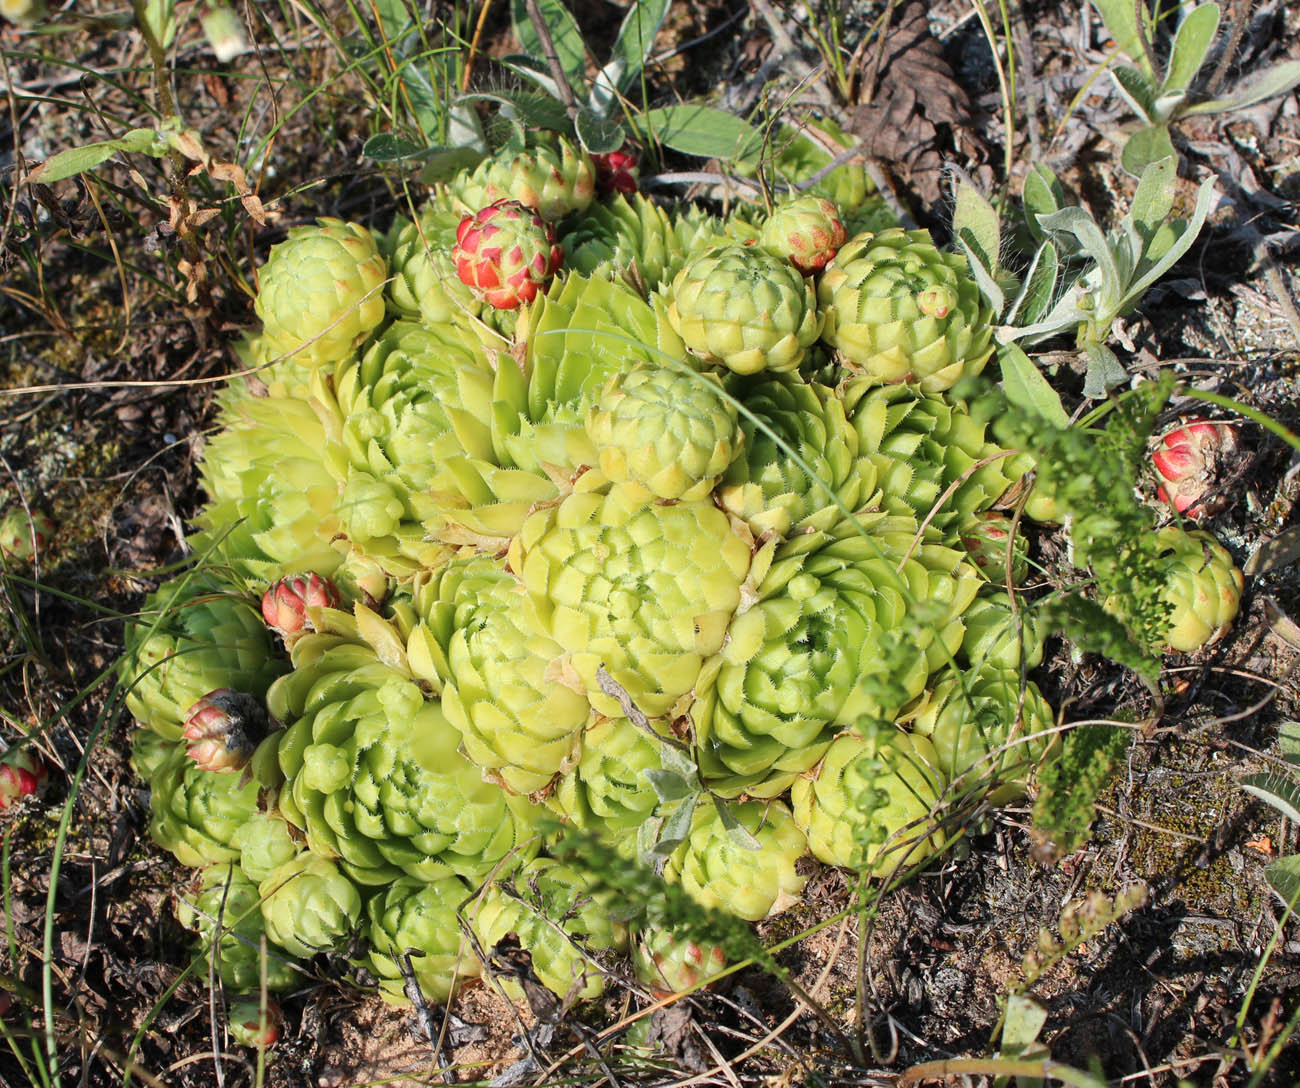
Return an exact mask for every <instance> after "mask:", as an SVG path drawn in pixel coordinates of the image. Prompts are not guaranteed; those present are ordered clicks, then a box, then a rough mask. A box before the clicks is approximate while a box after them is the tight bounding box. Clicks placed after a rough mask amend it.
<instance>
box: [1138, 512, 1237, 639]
mask: <svg viewBox="0 0 1300 1088" xmlns="http://www.w3.org/2000/svg"><path fill="white" fill-rule="evenodd" d="M1156 540H1157V542H1158V543H1159V545H1160V548H1161V551H1162V554H1163V555H1164V557H1165V559H1166V563H1167V567H1166V574H1165V588H1164V591H1163V593H1162V596H1163V598H1164V600H1165V601H1166V602H1167V603H1168V604H1169V606H1170V615H1169V630H1168V632H1167V633H1166V635H1165V645H1164V647H1162V649H1163V650H1178V651H1179V652H1181V653H1195V652H1196V651H1197V650H1199V649H1201V648H1203V647H1205V646H1209V645H1211V644H1212V643H1215V642H1217V641H1218V640H1219V639H1221V638H1222V637H1223V636H1224V634H1226V633H1227V630H1228V628H1229V627H1231V626H1232V621H1233V620H1235V619H1236V618H1237V612H1238V610H1239V609H1240V607H1241V594H1242V589H1243V587H1244V586H1245V580H1244V579H1243V577H1242V574H1241V571H1240V570H1238V569H1237V566H1236V564H1234V563H1233V561H1232V556H1231V555H1230V554H1229V552H1228V550H1227V549H1226V548H1225V547H1224V546H1223V545H1222V544H1220V543H1219V542H1218V541H1217V540H1215V539H1214V537H1213V536H1211V535H1210V534H1209V533H1207V532H1205V531H1203V530H1196V531H1194V532H1187V531H1186V530H1184V529H1180V528H1178V527H1177V526H1172V525H1171V526H1169V527H1168V528H1165V529H1161V530H1160V531H1159V533H1157V534H1156Z"/></svg>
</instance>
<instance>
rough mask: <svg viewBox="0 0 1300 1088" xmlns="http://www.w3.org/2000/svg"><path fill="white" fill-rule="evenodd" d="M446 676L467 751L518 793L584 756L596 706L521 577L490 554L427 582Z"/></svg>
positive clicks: (428, 608) (430, 625)
mask: <svg viewBox="0 0 1300 1088" xmlns="http://www.w3.org/2000/svg"><path fill="white" fill-rule="evenodd" d="M418 596H419V597H420V598H421V600H422V601H423V600H424V599H426V598H427V599H428V600H429V603H428V604H425V605H424V606H423V607H422V612H423V613H424V615H425V616H426V617H428V618H427V620H426V629H427V630H430V631H431V633H432V634H433V637H434V638H435V639H436V640H437V643H438V648H437V650H435V651H433V652H434V653H435V654H436V653H439V652H441V654H442V655H444V656H443V660H445V665H441V666H440V667H441V668H442V669H443V670H445V674H446V684H445V686H444V687H443V690H442V708H443V711H444V713H445V714H446V716H447V720H448V721H449V722H451V724H452V725H453V726H455V727H456V729H458V730H459V731H460V733H461V736H462V742H463V746H464V751H465V754H466V755H467V756H468V757H469V758H470V759H471V760H473V761H474V763H476V764H477V765H478V766H479V767H481V768H483V770H484V771H485V772H487V773H488V774H489V776H490V777H492V778H493V779H494V780H497V781H499V782H500V783H501V784H502V785H504V786H505V787H506V788H507V789H509V790H511V791H513V792H514V793H520V794H527V793H534V792H536V791H538V790H542V789H544V788H545V787H547V786H549V785H550V783H551V781H552V779H554V778H555V776H556V775H557V774H560V773H562V772H563V771H565V770H566V769H567V768H568V767H569V766H571V765H572V764H573V763H574V762H575V761H576V759H577V754H578V746H579V741H580V738H581V736H582V729H583V726H584V725H586V723H587V721H588V719H589V718H590V717H591V706H590V704H589V703H588V702H587V697H586V695H584V694H583V691H582V683H581V681H580V680H578V679H577V677H576V675H574V674H573V670H572V669H571V668H570V667H569V665H568V661H567V658H566V656H565V651H564V650H563V648H562V647H561V646H560V645H559V644H558V643H557V642H555V640H554V639H551V638H548V637H547V636H546V635H544V634H541V633H539V632H538V631H536V630H535V629H533V628H532V627H531V626H530V625H528V624H527V623H526V621H525V619H524V616H523V604H524V595H523V589H522V587H521V586H520V585H519V582H518V580H517V579H515V578H514V577H513V576H512V575H510V574H508V573H507V572H506V571H505V570H504V569H503V568H502V566H501V564H500V563H499V562H497V561H496V560H494V559H492V558H489V557H487V556H475V557H471V558H468V559H458V560H456V561H454V562H453V563H451V564H450V565H449V566H448V567H446V568H444V569H443V571H442V572H441V573H440V574H439V575H438V576H437V584H436V585H430V586H428V587H427V588H426V587H424V586H421V587H420V589H419V591H418Z"/></svg>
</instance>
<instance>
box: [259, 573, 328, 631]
mask: <svg viewBox="0 0 1300 1088" xmlns="http://www.w3.org/2000/svg"><path fill="white" fill-rule="evenodd" d="M339 600H340V598H339V591H338V590H337V589H335V588H334V583H333V582H331V581H330V580H329V579H328V578H322V577H321V576H320V575H319V574H316V573H315V572H311V573H308V574H293V575H290V576H289V577H288V578H281V579H280V580H279V581H278V582H276V583H275V585H273V586H272V587H271V588H270V589H268V590H267V591H266V592H265V593H264V594H263V595H262V618H263V619H264V620H266V625H267V626H268V627H269V628H271V630H272V631H275V632H276V633H277V634H279V635H282V636H283V637H284V639H285V641H286V642H291V641H293V640H294V639H296V638H297V637H298V636H299V635H302V634H306V633H307V632H308V631H313V630H315V627H314V626H313V624H312V620H311V613H310V611H309V609H313V608H338V606H339Z"/></svg>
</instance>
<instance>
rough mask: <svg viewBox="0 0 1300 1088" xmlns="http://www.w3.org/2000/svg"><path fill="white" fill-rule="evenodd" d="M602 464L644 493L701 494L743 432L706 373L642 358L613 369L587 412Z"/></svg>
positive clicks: (718, 383)
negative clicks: (628, 366) (630, 366)
mask: <svg viewBox="0 0 1300 1088" xmlns="http://www.w3.org/2000/svg"><path fill="white" fill-rule="evenodd" d="M587 433H588V434H589V435H590V436H591V440H592V443H593V444H594V445H595V447H596V449H597V450H598V452H599V464H600V468H601V471H602V472H604V474H605V475H606V476H607V477H609V479H610V480H612V481H614V482H615V483H625V482H629V481H632V482H635V483H637V484H640V485H641V486H642V487H644V488H645V490H646V498H647V499H649V498H655V499H683V500H685V501H688V502H693V501H695V500H697V499H703V498H705V497H706V496H708V494H709V492H711V491H712V490H713V488H714V485H715V484H717V482H718V480H719V479H720V478H721V476H722V474H723V473H724V472H725V471H726V470H727V466H728V465H729V464H731V462H732V460H734V458H735V456H736V453H737V451H738V450H739V448H740V444H741V440H742V435H741V431H740V427H739V425H738V423H737V418H736V408H735V405H734V404H732V403H731V402H730V401H729V400H728V399H727V398H726V397H725V396H724V393H723V388H722V382H721V381H720V380H719V379H718V378H717V377H716V376H715V375H712V374H698V373H696V372H694V371H690V370H683V371H677V370H671V369H667V368H664V367H653V366H643V367H638V368H637V369H634V370H630V371H627V372H626V373H624V374H617V375H615V376H614V377H613V378H611V379H610V381H609V384H608V385H607V386H606V387H605V390H604V392H603V393H602V394H601V397H600V400H599V402H598V403H597V404H596V406H595V408H594V409H593V410H592V412H591V413H590V415H589V416H588V417H587Z"/></svg>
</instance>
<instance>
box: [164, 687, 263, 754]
mask: <svg viewBox="0 0 1300 1088" xmlns="http://www.w3.org/2000/svg"><path fill="white" fill-rule="evenodd" d="M270 729H271V722H270V719H269V718H268V717H267V713H266V707H264V706H263V705H262V703H261V701H260V700H259V699H255V698H254V697H253V696H251V695H248V694H246V693H244V692H241V691H231V690H230V689H229V688H218V689H217V690H216V691H210V692H208V693H207V694H206V695H205V696H203V698H202V699H200V700H199V701H198V702H196V703H195V704H194V705H193V706H192V707H190V710H189V713H188V714H187V715H186V717H185V728H184V729H183V730H182V731H181V737H182V739H183V740H185V741H187V742H188V746H187V747H186V749H185V754H186V755H188V756H189V757H190V759H192V760H194V762H195V763H197V764H198V765H199V767H200V768H202V769H203V770H205V771H213V772H215V773H217V774H234V773H235V772H236V771H242V770H243V769H244V768H245V767H246V766H248V761H249V760H250V759H252V758H253V752H254V751H256V750H257V746H258V745H259V744H261V743H262V741H263V740H265V739H266V736H267V734H268V733H269V732H270Z"/></svg>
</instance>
